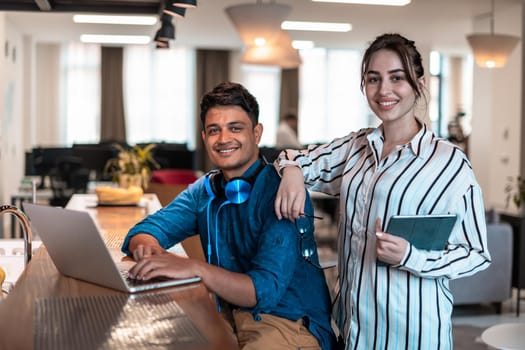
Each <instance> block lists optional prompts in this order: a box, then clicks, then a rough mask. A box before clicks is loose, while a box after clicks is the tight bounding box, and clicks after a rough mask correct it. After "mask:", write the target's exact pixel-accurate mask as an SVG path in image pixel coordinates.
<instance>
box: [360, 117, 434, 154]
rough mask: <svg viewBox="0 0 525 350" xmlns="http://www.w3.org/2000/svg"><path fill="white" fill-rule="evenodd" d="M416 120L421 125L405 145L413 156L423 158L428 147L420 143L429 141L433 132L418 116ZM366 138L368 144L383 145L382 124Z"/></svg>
mask: <svg viewBox="0 0 525 350" xmlns="http://www.w3.org/2000/svg"><path fill="white" fill-rule="evenodd" d="M416 120H417V122H418V123H419V124H420V125H421V128H420V129H419V131H418V132H417V134H416V135H414V137H413V138H412V139H411V140H410V141H409V142H408V143H407V146H408V148H409V149H410V151H411V152H412V154H413V155H414V156H416V157H418V158H424V157H425V155H426V154H425V149H428V148H426V147H422V145H423V144H428V143H430V141H431V139H432V135H433V133H432V132H431V131H430V130H429V129H428V127H427V125H426V124H425V123H424V122H423V121H421V120H420V119H419V118H418V117H416ZM367 138H368V142H369V144H370V145H371V144H372V143H375V144H381V145H383V142H384V141H385V137H384V135H383V124H381V125H379V126H378V127H377V128H375V129H374V130H373V131H372V132H371V133H370V134H369V135H368V136H367Z"/></svg>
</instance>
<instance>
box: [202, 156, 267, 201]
mask: <svg viewBox="0 0 525 350" xmlns="http://www.w3.org/2000/svg"><path fill="white" fill-rule="evenodd" d="M265 165H266V162H265V161H264V159H261V162H260V163H259V166H258V167H257V169H256V170H255V172H254V173H253V175H251V176H249V177H234V178H233V179H231V180H230V181H228V182H226V184H224V175H223V174H222V171H220V170H213V171H211V172H210V173H208V175H206V180H205V183H204V185H205V187H206V192H207V193H208V196H210V200H213V199H215V198H226V201H227V202H229V203H228V204H230V203H232V204H242V203H244V202H246V201H247V200H248V198H250V192H251V191H252V186H253V183H254V182H255V179H256V178H257V176H258V175H259V173H260V172H261V171H262V170H263V169H264V166H265Z"/></svg>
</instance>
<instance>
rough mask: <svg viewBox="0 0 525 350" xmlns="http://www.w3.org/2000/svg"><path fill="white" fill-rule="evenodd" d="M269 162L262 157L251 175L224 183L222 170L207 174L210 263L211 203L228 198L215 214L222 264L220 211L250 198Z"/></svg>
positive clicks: (209, 251)
mask: <svg viewBox="0 0 525 350" xmlns="http://www.w3.org/2000/svg"><path fill="white" fill-rule="evenodd" d="M266 164H267V162H266V161H265V160H264V159H261V161H260V163H259V165H258V167H257V169H256V170H255V172H254V173H253V175H251V176H249V177H234V178H233V179H231V180H230V181H228V182H226V183H225V184H224V175H223V174H222V172H221V171H220V170H213V171H211V172H209V173H208V174H207V175H206V179H205V182H204V186H205V188H206V192H207V193H208V196H209V197H210V199H209V200H208V206H207V220H208V249H207V256H208V263H210V264H211V229H210V223H211V203H212V202H213V200H214V199H215V198H226V200H225V201H224V202H222V203H221V204H220V205H219V208H218V209H217V213H216V214H215V255H216V257H217V266H220V260H219V245H218V244H217V240H218V236H219V235H218V232H219V225H218V222H219V220H218V218H219V212H220V210H221V209H222V207H224V206H225V205H227V204H242V203H244V202H246V201H247V200H248V198H250V193H251V191H252V187H253V184H254V183H255V179H256V178H257V176H258V175H259V173H260V172H261V171H262V170H263V169H264V167H265V166H266Z"/></svg>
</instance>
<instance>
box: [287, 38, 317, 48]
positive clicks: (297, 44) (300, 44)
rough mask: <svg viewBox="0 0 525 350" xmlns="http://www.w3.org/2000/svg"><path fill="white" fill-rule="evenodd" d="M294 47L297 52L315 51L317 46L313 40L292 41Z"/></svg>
mask: <svg viewBox="0 0 525 350" xmlns="http://www.w3.org/2000/svg"><path fill="white" fill-rule="evenodd" d="M292 47H293V48H294V49H296V50H302V49H313V48H314V47H315V44H314V42H313V41H311V40H292Z"/></svg>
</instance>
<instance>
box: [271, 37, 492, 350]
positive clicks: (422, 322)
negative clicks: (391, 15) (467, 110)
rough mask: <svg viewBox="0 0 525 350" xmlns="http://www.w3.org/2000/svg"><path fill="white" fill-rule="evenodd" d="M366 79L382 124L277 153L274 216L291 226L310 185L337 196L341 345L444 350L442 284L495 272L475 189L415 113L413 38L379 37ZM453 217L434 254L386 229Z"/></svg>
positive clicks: (417, 64)
mask: <svg viewBox="0 0 525 350" xmlns="http://www.w3.org/2000/svg"><path fill="white" fill-rule="evenodd" d="M361 73H362V76H361V89H362V90H363V91H364V93H365V95H366V98H367V101H368V104H369V106H370V108H371V109H372V111H373V112H374V113H375V115H376V116H377V117H378V118H379V119H380V120H381V125H380V126H379V127H377V128H367V129H362V130H359V131H356V132H351V133H350V134H349V135H347V136H345V137H342V138H338V139H335V140H333V141H332V142H330V143H328V144H325V145H321V146H310V147H309V148H308V150H302V151H293V150H285V151H283V152H281V154H280V156H279V158H278V159H277V160H276V162H275V165H276V167H277V168H278V169H279V171H280V173H281V174H282V181H281V185H280V189H279V191H278V194H277V197H276V202H275V209H276V213H277V216H278V217H279V218H282V217H284V218H288V219H296V218H298V217H299V216H300V213H302V212H303V206H304V198H305V191H304V186H305V185H306V187H307V188H308V189H311V190H314V191H320V192H324V193H328V194H332V195H339V196H340V218H339V219H340V222H339V265H338V266H339V279H340V297H339V299H338V301H337V304H336V306H337V310H334V311H335V313H334V315H335V316H336V320H337V323H338V326H339V328H340V331H341V336H342V339H343V340H344V342H345V344H346V345H345V346H346V348H347V349H451V348H452V346H453V341H452V323H451V314H452V306H453V300H452V295H451V293H450V291H449V288H448V281H449V279H452V278H457V277H463V276H468V275H471V274H474V273H475V272H477V271H480V270H483V269H485V268H486V267H488V265H489V264H490V255H489V252H488V250H487V240H486V227H485V217H484V207H483V199H482V194H481V189H480V187H479V185H478V183H477V181H476V179H475V176H474V173H473V171H472V168H471V165H470V162H469V160H468V159H467V157H466V156H465V154H464V153H463V152H462V151H461V150H460V149H459V148H457V147H455V146H454V145H452V144H451V143H449V142H447V141H445V140H444V139H441V138H438V137H437V136H436V135H435V134H434V133H433V132H432V131H431V130H430V129H429V128H428V126H427V125H425V123H424V122H423V121H422V120H421V119H420V118H419V117H418V116H417V113H418V112H417V111H418V108H416V107H417V106H418V103H419V102H421V101H423V102H424V101H425V94H424V92H425V91H424V89H425V88H424V83H425V82H424V70H423V65H422V60H421V55H420V54H419V52H418V51H417V49H416V47H415V45H414V42H413V41H410V40H408V39H406V38H404V37H403V36H401V35H399V34H384V35H381V36H379V37H377V38H376V39H375V41H374V42H373V43H372V44H371V45H370V47H369V48H368V49H367V51H366V52H365V54H364V57H363V62H362V68H361ZM419 110H420V109H419ZM448 213H450V214H456V215H457V220H456V223H455V225H454V228H453V231H452V233H451V236H450V237H449V239H448V244H447V246H446V247H445V248H444V249H443V250H440V251H435V250H432V251H430V250H422V249H418V248H416V247H414V246H413V245H411V244H410V243H409V242H408V241H406V240H405V239H403V238H400V237H398V236H394V235H391V234H388V233H386V232H384V231H385V230H386V224H387V223H388V221H389V219H390V217H391V216H392V215H423V214H448ZM378 261H381V262H382V263H378ZM385 263H386V264H385Z"/></svg>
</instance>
